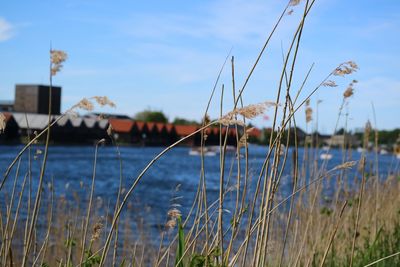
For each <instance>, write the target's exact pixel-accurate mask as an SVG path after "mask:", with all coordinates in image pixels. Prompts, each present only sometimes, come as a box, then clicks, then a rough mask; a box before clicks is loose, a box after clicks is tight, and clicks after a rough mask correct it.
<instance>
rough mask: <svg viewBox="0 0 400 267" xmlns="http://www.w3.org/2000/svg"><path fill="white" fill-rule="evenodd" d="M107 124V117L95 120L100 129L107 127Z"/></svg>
mask: <svg viewBox="0 0 400 267" xmlns="http://www.w3.org/2000/svg"><path fill="white" fill-rule="evenodd" d="M108 124H109V122H108V120H107V119H101V120H98V121H97V125H99V127H100V128H101V129H105V128H107V127H108Z"/></svg>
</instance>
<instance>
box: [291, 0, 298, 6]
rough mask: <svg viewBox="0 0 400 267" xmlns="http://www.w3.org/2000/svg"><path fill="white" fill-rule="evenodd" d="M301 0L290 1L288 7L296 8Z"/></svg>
mask: <svg viewBox="0 0 400 267" xmlns="http://www.w3.org/2000/svg"><path fill="white" fill-rule="evenodd" d="M300 2H301V0H290V1H289V5H290V6H297V5H298V4H300Z"/></svg>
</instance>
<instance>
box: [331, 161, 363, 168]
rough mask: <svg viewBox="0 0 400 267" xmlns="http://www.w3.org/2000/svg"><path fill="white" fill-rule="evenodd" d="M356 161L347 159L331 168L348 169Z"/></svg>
mask: <svg viewBox="0 0 400 267" xmlns="http://www.w3.org/2000/svg"><path fill="white" fill-rule="evenodd" d="M356 163H357V161H347V162H345V163H343V164H340V165H337V166H336V167H335V168H333V169H332V170H343V169H350V168H352V167H353V166H354V165H356Z"/></svg>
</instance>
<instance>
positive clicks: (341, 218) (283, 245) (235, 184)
mask: <svg viewBox="0 0 400 267" xmlns="http://www.w3.org/2000/svg"><path fill="white" fill-rule="evenodd" d="M314 3H315V0H305V1H294V0H291V1H290V2H289V3H288V4H287V5H286V7H285V8H284V9H283V11H282V13H281V14H280V16H279V18H278V20H277V22H276V24H275V25H274V27H273V29H272V31H271V33H270V34H269V36H268V37H267V39H266V41H265V43H264V45H263V46H262V48H261V50H260V52H259V54H258V56H257V58H256V60H255V62H254V65H253V66H252V67H251V68H250V70H249V73H248V74H247V76H246V78H245V80H244V82H243V84H242V86H240V87H237V82H236V80H235V74H236V73H235V62H234V57H230V56H228V57H227V58H226V60H225V62H224V64H223V66H222V67H221V70H220V72H219V74H218V76H217V79H216V81H215V84H214V87H213V89H212V92H211V96H210V98H209V102H208V103H207V106H206V109H205V111H204V116H203V120H202V121H203V124H202V125H201V127H200V128H199V129H198V130H196V131H195V132H193V133H191V134H190V135H188V136H186V137H184V138H182V139H181V140H179V141H177V142H175V143H174V144H171V145H170V146H168V147H166V148H165V149H163V150H162V151H161V152H160V153H159V154H158V155H156V156H155V157H154V158H153V159H152V160H151V161H150V162H149V163H148V164H147V165H146V166H145V167H144V168H143V170H142V171H141V172H140V173H139V175H137V176H136V177H135V178H134V179H130V180H129V182H128V183H129V187H128V188H125V187H124V186H123V184H124V183H125V182H126V181H125V178H124V172H123V170H124V166H123V161H122V156H121V152H120V149H119V146H118V143H117V142H116V141H115V140H114V139H113V134H112V128H109V129H108V130H107V133H108V135H109V138H108V140H106V139H102V140H99V141H98V142H97V143H96V144H95V146H94V155H93V166H87V167H88V168H92V177H91V179H90V186H89V187H88V188H87V191H86V196H85V197H84V199H81V198H80V197H79V196H78V195H76V196H75V197H74V199H73V200H68V199H66V198H65V197H64V196H60V195H56V194H55V193H54V187H55V186H56V184H57V179H56V177H55V178H54V179H53V178H51V180H49V179H46V177H45V174H46V167H47V163H48V148H49V140H50V134H51V129H52V126H53V125H54V124H55V123H56V122H57V120H59V119H61V118H62V116H65V115H66V114H70V113H73V112H75V111H76V110H77V109H83V110H86V111H92V110H93V109H94V108H95V104H96V103H97V104H98V105H99V106H110V107H115V104H114V102H112V101H111V100H110V99H109V98H107V97H99V96H95V97H92V98H84V99H82V101H80V102H79V103H78V104H76V105H74V106H73V107H71V108H70V109H69V110H68V111H67V112H66V113H65V114H64V115H62V116H60V117H58V118H57V119H56V120H54V119H52V116H51V114H49V120H48V126H47V127H46V128H45V129H44V130H43V131H42V132H39V133H37V134H36V135H35V136H34V137H33V138H32V139H28V142H27V144H26V145H25V146H24V147H23V148H22V149H21V151H20V152H19V153H18V154H17V155H16V156H15V159H14V160H13V161H12V162H11V163H10V165H9V166H8V167H6V171H5V173H4V175H3V178H2V181H1V184H0V193H1V194H2V199H3V204H2V206H1V210H0V212H1V214H0V235H1V248H0V263H1V266H66V267H70V266H86V267H89V266H177V267H184V266H279V267H280V266H399V265H400V257H399V255H400V252H399V242H400V217H399V216H400V209H399V207H400V205H399V204H400V196H399V194H398V191H399V189H400V184H399V182H398V179H399V177H400V176H399V175H400V174H399V169H398V166H396V167H393V169H390V170H387V175H386V176H385V177H381V176H380V173H379V166H378V160H377V159H376V158H375V160H368V159H371V157H367V155H366V154H363V155H362V156H361V160H359V161H354V160H353V158H352V157H351V153H352V148H351V147H350V146H349V145H348V143H346V142H344V145H343V147H342V148H341V151H342V159H341V163H340V164H338V165H337V166H333V167H332V166H330V167H329V168H328V163H327V161H322V162H321V161H320V160H319V154H318V149H319V142H318V138H317V137H315V136H314V135H313V134H312V133H311V131H308V130H307V132H308V133H307V136H306V137H305V141H304V147H303V148H302V149H303V153H302V154H301V153H300V152H299V138H298V135H297V130H296V129H297V126H296V125H297V121H296V117H297V114H298V113H299V112H300V111H305V112H306V123H307V125H310V124H311V123H312V122H313V116H314V114H316V115H318V111H316V112H314V111H313V109H312V108H311V100H312V99H313V95H314V94H315V92H317V90H319V89H320V88H321V87H329V89H331V90H339V89H337V88H336V87H338V85H337V83H336V79H339V78H340V79H341V78H342V77H344V79H349V77H350V76H351V75H352V74H353V73H354V72H356V71H358V69H359V67H358V65H357V64H356V63H355V62H354V61H346V62H344V63H341V64H339V65H338V66H337V67H334V68H333V69H332V71H330V72H329V73H328V74H327V75H326V77H324V78H323V79H322V80H321V81H320V82H319V83H318V84H316V85H315V86H312V87H311V89H310V90H308V91H307V89H306V88H307V87H309V85H307V84H308V78H309V75H310V73H311V71H312V69H313V67H314V65H312V66H311V67H310V69H309V71H308V72H307V74H306V75H305V77H304V79H303V80H302V81H301V82H300V86H294V84H297V83H295V81H294V72H295V70H296V65H297V61H298V55H299V53H300V47H301V40H302V36H303V35H302V33H303V29H304V27H305V23H306V21H307V18H308V16H309V14H310V11H311V9H312V7H313V5H314ZM300 4H301V5H300ZM295 8H296V9H298V10H300V12H301V14H302V16H301V17H300V20H299V21H298V24H297V27H296V30H295V32H294V33H293V36H292V38H291V41H290V43H289V46H288V48H287V50H286V52H284V53H283V62H282V69H281V71H280V76H279V77H278V81H279V82H278V85H277V88H276V98H275V99H273V100H270V101H264V102H261V103H259V104H250V105H245V104H244V101H243V96H244V94H245V92H246V89H247V87H248V81H249V80H250V79H251V77H252V75H253V72H254V70H255V69H256V67H257V66H258V64H259V61H260V59H261V57H262V56H263V55H264V53H265V51H266V50H267V49H268V48H269V45H270V41H271V38H272V37H273V36H274V35H275V34H276V31H277V29H278V28H279V26H280V25H281V24H282V23H283V21H284V19H285V17H286V16H288V15H291V14H292V13H293V12H294V11H293V9H295ZM301 8H303V9H301ZM66 59H67V54H66V53H65V52H63V51H59V50H51V51H50V63H51V64H50V70H49V82H50V94H51V85H52V81H53V79H54V78H55V75H56V74H58V73H59V72H60V70H61V68H62V64H63V63H64V61H65V60H66ZM229 59H230V61H229ZM229 63H230V64H229ZM227 65H230V66H229V67H228V66H227ZM226 68H230V70H229V71H230V73H231V77H232V79H231V89H229V90H228V89H227V87H225V85H224V84H223V85H222V86H221V98H220V100H219V101H220V114H219V118H218V119H216V120H210V119H209V108H210V105H211V103H212V99H213V98H214V96H215V93H216V92H217V90H219V89H218V88H220V75H221V73H222V71H223V70H224V69H226ZM356 83H357V81H355V80H352V81H351V82H350V84H349V86H348V87H347V88H346V89H345V90H344V93H343V96H342V104H341V106H340V107H339V108H338V120H337V122H336V125H335V131H336V129H337V128H338V124H339V118H341V117H342V115H343V108H344V106H345V105H346V104H348V103H349V101H350V100H351V97H352V96H353V95H354V93H355V86H356ZM334 88H335V89H334ZM227 90H228V91H231V93H232V96H233V103H232V104H233V109H232V110H231V111H230V112H227V113H225V114H224V112H223V110H224V105H226V104H227V103H226V98H224V95H225V96H226V94H227V92H228V91H227ZM305 91H306V92H305ZM304 92H305V93H304ZM302 94H306V96H305V97H304V98H303V99H300V95H302ZM318 104H319V103H318ZM48 105H49V107H51V105H52V103H51V97H50V98H49V103H48ZM267 109H269V110H270V111H272V112H273V114H274V115H273V120H272V129H271V135H270V137H269V140H268V147H267V148H268V149H267V153H266V154H265V156H264V159H263V162H262V164H261V165H260V166H257V168H250V165H251V149H250V148H249V143H248V134H249V132H251V131H252V130H253V129H252V128H249V127H248V125H249V121H250V120H252V119H253V118H255V117H257V116H260V115H261V114H263V113H264V112H265V111H266V110H267ZM49 110H51V109H50V108H49ZM3 117H4V116H2V114H1V113H0V132H1V131H2V130H3V129H5V125H4V121H5V119H4V118H3ZM211 127H219V128H220V129H221V131H219V132H220V146H219V152H220V153H219V163H220V169H219V177H218V178H217V179H218V184H219V190H218V194H217V195H218V196H217V197H213V196H214V195H212V194H210V190H209V189H208V187H207V184H208V183H209V181H210V179H211V178H210V177H209V176H207V167H206V163H205V159H204V153H205V145H206V144H207V138H206V137H207V131H208V130H209V128H211ZM231 128H233V129H235V130H236V131H235V132H236V141H237V146H236V151H235V153H234V154H235V155H234V157H233V160H231V158H230V156H229V155H231V154H229V153H228V152H227V136H228V131H229V129H231ZM371 128H372V126H371V124H370V123H368V124H367V125H366V127H365V133H364V135H365V138H364V139H365V141H364V144H363V145H364V148H367V147H368V140H370V138H369V135H372V134H374V133H373V131H371ZM375 134H376V132H375ZM194 135H200V136H201V157H200V159H199V160H200V163H201V170H200V174H199V180H198V185H197V190H196V192H195V195H194V196H193V199H194V201H193V203H190V204H189V203H185V204H184V205H185V206H187V207H189V212H186V213H183V212H182V211H181V207H182V206H181V205H183V204H182V203H179V197H177V196H176V195H174V196H173V197H172V200H171V206H170V209H169V211H167V212H166V214H165V215H163V216H164V217H165V218H166V220H165V225H163V226H162V227H160V235H159V237H158V239H157V240H156V241H157V242H158V245H155V242H154V240H149V239H148V238H147V237H148V236H147V235H146V232H147V231H149V230H148V228H147V226H146V218H145V217H144V220H138V221H137V222H135V224H136V226H137V227H136V229H137V230H136V231H135V232H134V231H132V229H131V227H130V225H131V223H132V222H131V221H129V217H128V216H124V214H127V213H132V212H134V211H133V209H132V207H131V206H130V202H129V200H130V199H131V198H132V196H133V195H135V192H136V190H137V189H138V187H140V185H141V180H142V179H146V176H145V174H146V173H147V172H148V170H149V169H151V168H156V165H157V161H158V160H159V159H160V158H161V157H168V152H169V151H170V150H171V149H174V148H175V147H176V146H177V145H179V144H180V143H182V142H184V141H185V140H186V139H188V138H191V137H192V136H194ZM43 137H44V138H45V142H44V144H45V145H44V149H43V151H41V152H40V157H38V159H39V160H36V162H33V161H35V159H34V156H37V155H38V152H37V150H36V152H35V149H36V147H35V146H36V142H37V140H39V138H43ZM28 138H29V137H28ZM293 140H294V141H293ZM107 142H110V145H111V146H113V147H114V148H115V154H116V157H117V158H118V162H119V166H118V170H117V172H118V173H119V180H118V181H115V182H116V183H118V184H119V188H118V191H117V192H116V194H115V198H114V199H113V201H112V203H113V205H112V206H111V205H108V206H107V207H105V206H104V205H103V204H99V203H97V202H98V200H97V199H96V198H95V191H96V187H95V184H96V183H95V182H96V177H97V173H96V172H97V167H98V166H97V165H98V162H97V158H98V150H99V148H100V147H101V146H103V145H104V144H105V143H107ZM292 142H294V146H293V147H292V148H289V144H290V143H292ZM375 142H378V138H375ZM329 149H330V148H329ZM329 149H328V151H329ZM370 153H374V152H370ZM376 153H377V152H376ZM228 160H229V162H232V163H231V166H233V165H235V168H233V167H229V163H228ZM23 161H27V162H28V164H23ZM37 162H40V172H39V174H38V175H37V176H36V175H34V174H33V172H32V164H33V163H35V164H37ZM289 163H290V164H289ZM23 166H24V167H23ZM288 166H290V167H288ZM110 168H112V167H110ZM287 168H290V175H289V177H285V175H284V170H287ZM232 170H234V171H232ZM12 174H14V175H12ZM213 179H215V177H213ZM285 179H286V180H289V184H290V187H289V188H290V191H289V192H287V190H286V191H285V190H284V185H283V182H282V181H283V180H285ZM6 183H7V184H10V185H11V187H10V188H12V190H11V192H5V186H4V185H5V184H6ZM327 192H333V193H331V194H327ZM175 194H177V195H179V190H176V192H175Z"/></svg>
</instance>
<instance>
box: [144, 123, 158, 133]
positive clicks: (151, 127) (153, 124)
mask: <svg viewBox="0 0 400 267" xmlns="http://www.w3.org/2000/svg"><path fill="white" fill-rule="evenodd" d="M146 123H147V128H149V131H152V130H153V128H154V127H156V123H155V122H150V121H149V122H146ZM155 130H156V131H157V128H155Z"/></svg>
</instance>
